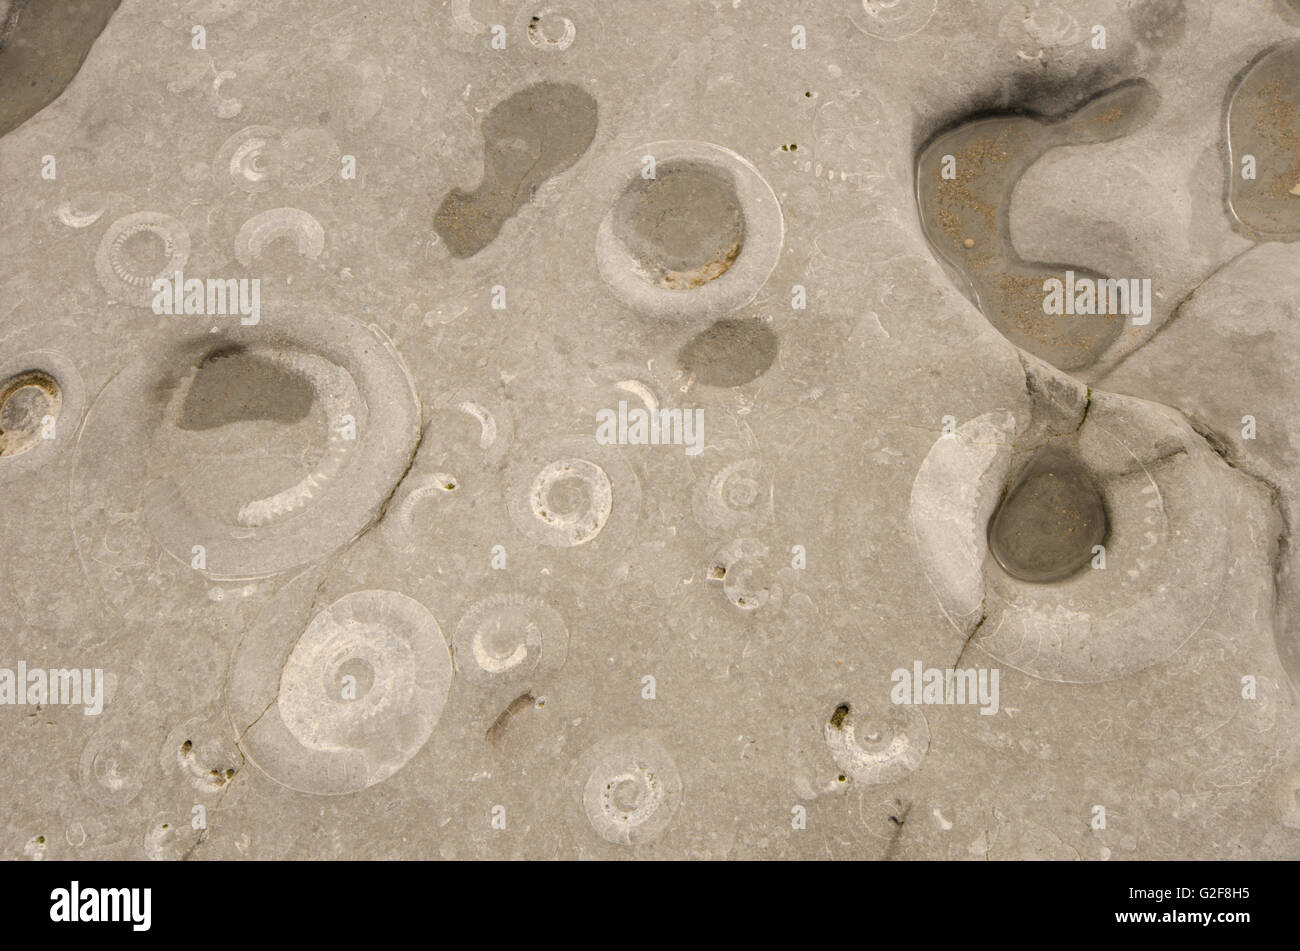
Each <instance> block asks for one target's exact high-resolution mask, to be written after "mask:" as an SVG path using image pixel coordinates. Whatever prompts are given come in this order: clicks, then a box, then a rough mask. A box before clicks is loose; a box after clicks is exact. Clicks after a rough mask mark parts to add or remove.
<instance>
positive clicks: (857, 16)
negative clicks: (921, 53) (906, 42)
mask: <svg viewBox="0 0 1300 951" xmlns="http://www.w3.org/2000/svg"><path fill="white" fill-rule="evenodd" d="M848 5H849V19H850V20H852V21H853V25H854V26H856V27H857V28H858V29H859V30H861V31H862V32H863V33H865V34H867V35H868V36H874V37H875V38H876V39H878V40H887V41H888V42H890V43H894V42H897V41H898V40H903V39H906V38H907V37H909V36H912V35H913V34H916V33H920V32H921V31H922V30H924V29H925V28H926V27H927V26H929V25H930V20H932V19H933V18H934V12H935V10H936V9H937V7H938V0H848Z"/></svg>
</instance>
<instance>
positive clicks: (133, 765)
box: [78, 719, 150, 806]
mask: <svg viewBox="0 0 1300 951" xmlns="http://www.w3.org/2000/svg"><path fill="white" fill-rule="evenodd" d="M149 745H150V743H149V740H148V739H146V738H145V737H144V736H141V735H138V734H136V733H134V732H133V731H132V730H131V728H130V724H128V723H127V722H126V721H124V720H121V719H118V720H114V721H110V722H109V723H105V724H104V725H103V726H101V727H100V728H99V729H98V730H96V731H95V733H94V734H93V735H92V736H91V738H90V739H89V741H87V743H86V745H85V746H84V747H83V748H82V751H81V760H80V763H79V766H78V771H79V774H80V776H81V782H82V785H83V786H84V787H85V789H86V790H87V794H88V795H89V796H90V798H91V799H93V800H95V802H97V803H99V804H100V805H102V806H125V805H128V804H129V803H131V802H132V801H134V800H135V798H136V797H137V796H139V795H140V791H141V790H142V789H143V788H144V784H145V780H146V779H148V777H149V772H150V757H149V752H150V751H149V749H148V747H149Z"/></svg>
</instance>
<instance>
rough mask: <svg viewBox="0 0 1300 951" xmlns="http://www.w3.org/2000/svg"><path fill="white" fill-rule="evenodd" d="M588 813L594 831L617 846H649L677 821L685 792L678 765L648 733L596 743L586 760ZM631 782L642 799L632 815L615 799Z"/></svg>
mask: <svg viewBox="0 0 1300 951" xmlns="http://www.w3.org/2000/svg"><path fill="white" fill-rule="evenodd" d="M582 763H583V765H582V768H581V772H582V773H583V774H584V775H585V777H586V778H585V779H584V780H583V782H582V794H581V798H582V808H583V811H584V812H585V813H586V815H587V821H588V822H589V823H590V824H591V828H592V830H593V831H594V832H595V833H596V834H597V835H598V836H600V837H601V838H602V839H604V840H605V841H606V842H612V843H613V844H615V845H631V846H635V845H644V844H645V843H647V842H650V841H652V840H654V839H656V838H658V837H659V836H660V835H661V834H662V833H663V831H664V830H665V829H666V828H667V827H668V826H669V824H670V823H671V822H672V820H673V817H674V816H675V815H676V814H677V809H678V807H679V806H680V805H681V798H682V792H683V785H682V778H681V774H680V773H679V772H678V771H677V764H676V763H675V762H673V758H672V756H671V755H670V754H669V752H668V751H667V750H666V749H665V748H664V746H663V745H662V744H661V743H660V742H659V741H658V740H656V739H655V738H654V737H652V736H649V735H647V734H623V735H620V736H614V737H610V738H609V739H606V740H603V741H601V742H600V743H598V744H596V746H594V747H593V748H592V749H590V750H589V751H588V752H587V753H586V755H585V756H584V757H583V760H582ZM627 783H631V784H634V785H635V786H637V787H638V788H639V792H640V796H639V798H638V800H637V802H636V804H635V806H634V808H633V809H631V810H627V809H624V808H623V807H622V805H621V804H620V803H619V802H618V801H617V800H616V799H615V796H616V794H617V792H618V790H619V788H620V787H622V786H623V785H624V784H627Z"/></svg>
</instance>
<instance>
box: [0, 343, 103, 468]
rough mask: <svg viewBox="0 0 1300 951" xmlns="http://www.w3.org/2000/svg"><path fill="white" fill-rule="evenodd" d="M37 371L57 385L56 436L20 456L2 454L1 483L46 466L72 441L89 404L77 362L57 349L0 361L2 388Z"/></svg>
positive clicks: (38, 351) (0, 465) (37, 443)
mask: <svg viewBox="0 0 1300 951" xmlns="http://www.w3.org/2000/svg"><path fill="white" fill-rule="evenodd" d="M28 374H38V375H40V376H43V377H45V378H47V379H49V380H52V381H53V382H54V384H55V386H57V387H58V391H59V393H58V397H59V407H58V414H57V415H56V416H55V417H54V438H53V439H44V438H42V439H39V440H38V441H37V442H36V445H34V446H33V447H32V448H30V449H27V450H25V451H23V452H21V453H18V454H17V455H13V456H0V484H3V483H5V482H8V481H10V480H11V479H17V478H19V477H21V476H24V475H27V474H28V473H30V472H32V471H34V470H35V469H38V468H40V467H41V466H44V465H45V464H46V463H48V462H50V460H52V459H54V458H55V456H57V455H59V454H60V453H61V452H63V450H64V448H66V447H67V445H68V444H69V443H70V442H72V441H73V439H74V437H75V435H76V433H77V428H78V426H79V424H80V423H81V414H82V412H83V411H84V410H85V406H86V385H85V383H84V382H83V381H82V379H81V374H80V373H79V372H77V367H76V364H74V363H73V362H72V360H71V359H70V358H69V357H67V356H65V355H64V354H62V353H59V352H58V351H57V350H30V351H28V352H26V353H20V354H18V355H17V356H15V357H11V358H9V359H7V360H4V361H3V362H0V389H2V388H3V387H4V386H5V385H6V384H7V383H8V382H9V381H11V380H14V379H17V378H20V377H26V376H27V375H28Z"/></svg>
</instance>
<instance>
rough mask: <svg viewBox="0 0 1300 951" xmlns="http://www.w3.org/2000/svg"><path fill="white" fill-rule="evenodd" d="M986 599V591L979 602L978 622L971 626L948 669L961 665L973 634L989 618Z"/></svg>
mask: <svg viewBox="0 0 1300 951" xmlns="http://www.w3.org/2000/svg"><path fill="white" fill-rule="evenodd" d="M987 601H988V593H987V591H986V592H985V594H984V603H981V604H980V619H979V622H978V623H977V624H976V625H975V626H974V627H973V628H971V632H970V633H969V634H967V635H966V640H965V641H963V642H962V645H961V650H960V651H959V652H958V654H957V659H956V660H954V661H953V662H952V665H951V666H950V668H949V669H950V670H956V669H957V668H958V667H960V666H961V662H962V660H963V659H964V658H965V657H966V649H967V648H968V647H970V645H971V641H973V640H975V635H976V634H978V633H979V632H980V628H982V627H983V626H984V622H985V621H987V620H988V619H989V616H988V613H987V610H986V608H985V604H986V603H987Z"/></svg>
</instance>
